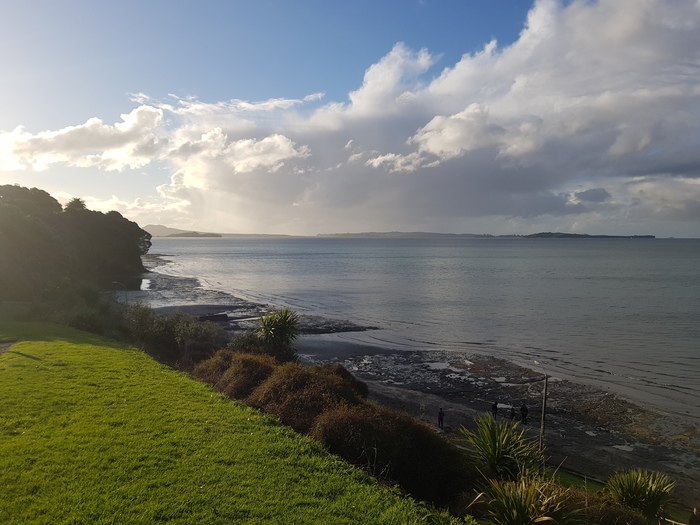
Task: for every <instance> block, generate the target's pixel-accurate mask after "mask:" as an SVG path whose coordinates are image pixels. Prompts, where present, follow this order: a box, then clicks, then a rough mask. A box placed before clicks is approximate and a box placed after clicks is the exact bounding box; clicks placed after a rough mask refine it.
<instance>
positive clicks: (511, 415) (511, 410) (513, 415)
mask: <svg viewBox="0 0 700 525" xmlns="http://www.w3.org/2000/svg"><path fill="white" fill-rule="evenodd" d="M510 420H511V421H515V407H510Z"/></svg>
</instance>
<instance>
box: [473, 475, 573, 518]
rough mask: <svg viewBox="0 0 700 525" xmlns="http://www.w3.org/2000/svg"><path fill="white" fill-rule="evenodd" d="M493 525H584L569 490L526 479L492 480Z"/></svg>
mask: <svg viewBox="0 0 700 525" xmlns="http://www.w3.org/2000/svg"><path fill="white" fill-rule="evenodd" d="M485 498H486V500H487V510H486V516H485V522H486V523H488V524H489V525H535V524H536V523H543V522H544V523H553V524H557V525H571V524H578V523H583V516H582V514H581V512H580V511H578V510H574V509H573V508H572V505H571V502H570V499H571V493H570V491H569V489H566V488H564V487H562V486H561V485H560V484H558V483H555V482H553V481H551V480H547V479H542V478H536V477H534V478H531V477H528V476H523V477H521V478H520V479H519V480H517V481H500V480H496V479H492V480H490V482H489V487H488V490H487V491H486V493H485Z"/></svg>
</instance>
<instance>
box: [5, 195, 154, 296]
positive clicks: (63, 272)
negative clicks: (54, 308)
mask: <svg viewBox="0 0 700 525" xmlns="http://www.w3.org/2000/svg"><path fill="white" fill-rule="evenodd" d="M150 247H151V235H150V234H149V233H148V232H146V231H144V230H142V229H141V228H140V227H139V225H138V224H136V223H135V222H132V221H130V220H128V219H125V218H124V217H122V215H121V214H119V213H118V212H116V211H111V212H109V213H101V212H96V211H91V210H88V209H87V208H86V207H85V202H84V201H83V200H82V199H73V200H71V201H70V202H69V203H68V204H67V205H66V208H65V209H63V207H62V206H61V205H60V204H59V202H58V201H56V199H54V198H53V197H51V196H50V195H49V194H48V193H46V192H45V191H43V190H39V189H36V188H32V189H28V188H23V187H21V186H11V185H5V186H1V185H0V300H3V299H21V300H34V299H39V298H41V295H42V294H43V293H44V292H45V291H46V290H47V289H48V288H50V287H52V286H56V285H57V284H58V283H61V282H63V283H65V282H76V283H77V282H81V283H88V284H92V285H98V286H100V285H105V284H106V283H110V282H111V281H112V280H114V279H125V278H128V277H134V276H137V275H139V274H140V273H142V272H143V271H144V268H143V265H142V263H141V256H142V255H144V254H146V253H147V252H148V249H149V248H150Z"/></svg>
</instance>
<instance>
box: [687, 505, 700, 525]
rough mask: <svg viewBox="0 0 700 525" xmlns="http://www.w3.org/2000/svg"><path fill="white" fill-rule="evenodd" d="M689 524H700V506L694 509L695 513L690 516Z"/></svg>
mask: <svg viewBox="0 0 700 525" xmlns="http://www.w3.org/2000/svg"><path fill="white" fill-rule="evenodd" d="M688 525H700V513H698V508H697V507H695V508H694V509H693V513H692V514H691V515H690V518H688Z"/></svg>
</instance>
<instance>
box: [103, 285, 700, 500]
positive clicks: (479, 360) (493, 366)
mask: <svg viewBox="0 0 700 525" xmlns="http://www.w3.org/2000/svg"><path fill="white" fill-rule="evenodd" d="M146 277H147V278H149V289H148V290H144V291H138V292H133V291H132V292H129V297H128V299H129V300H130V301H140V302H143V303H144V304H147V305H149V306H151V307H154V308H156V309H159V310H161V311H163V312H164V313H172V312H182V313H187V314H189V315H194V316H197V317H200V318H202V319H210V320H213V321H215V322H218V323H220V324H221V325H222V326H223V327H225V328H226V329H228V330H230V331H231V332H234V333H235V332H236V331H240V330H245V329H249V328H253V327H255V326H257V324H258V318H259V316H260V314H262V313H265V312H267V311H270V310H272V309H274V308H273V306H272V305H265V304H257V303H253V302H249V301H244V300H240V299H237V298H234V297H232V296H230V295H228V294H224V293H220V292H216V291H211V290H204V289H202V288H201V287H199V286H198V283H197V281H196V280H195V279H189V280H188V279H183V278H179V277H171V276H167V275H163V274H160V273H152V274H148V275H146ZM122 294H123V292H122ZM117 295H119V292H117ZM121 299H122V300H124V299H126V297H124V296H123V295H122V297H121ZM301 321H302V322H301V329H302V336H301V337H300V339H299V340H298V341H297V345H296V347H297V351H298V353H299V354H300V356H301V358H302V362H303V363H305V364H319V363H335V362H338V363H341V364H343V365H344V366H345V367H346V368H347V369H348V370H350V371H351V372H352V373H353V374H354V375H356V376H357V377H358V378H360V379H362V380H364V381H366V382H367V383H368V384H369V387H370V397H371V398H372V399H373V400H375V401H377V402H378V403H380V404H383V405H385V406H389V407H392V408H396V409H400V410H403V411H405V412H407V413H409V414H411V415H413V416H415V417H418V418H420V419H423V420H425V421H426V422H428V423H429V424H433V425H435V427H436V431H439V430H438V429H437V412H438V410H439V408H440V407H442V408H443V409H444V410H445V428H444V432H445V434H446V437H458V435H459V428H460V427H461V426H466V427H469V428H471V427H473V422H474V418H475V417H476V416H478V415H479V414H483V413H486V412H488V411H490V407H491V405H492V404H493V403H498V406H499V412H498V417H503V418H505V417H508V413H509V411H510V407H511V406H514V407H515V408H516V412H517V413H518V415H519V407H520V406H521V405H522V404H525V405H526V406H528V408H529V422H528V425H527V428H528V429H529V432H530V434H531V435H532V437H533V438H537V437H538V436H539V433H540V423H541V408H542V393H543V378H544V376H543V374H542V372H540V371H537V370H533V369H530V368H526V367H521V366H518V365H517V364H515V363H512V362H510V361H508V360H506V359H498V358H494V357H491V356H487V355H480V354H477V353H465V352H454V351H449V352H447V351H440V350H439V349H429V350H428V349H426V350H416V349H405V348H393V347H391V346H390V345H387V346H386V347H382V346H376V345H365V344H359V343H357V342H355V340H354V339H353V338H348V337H345V336H346V335H347V334H348V333H350V332H356V331H363V330H372V329H374V328H375V327H367V326H358V325H355V324H353V323H350V322H347V321H343V320H337V319H327V318H323V317H318V316H303V315H302V316H301ZM544 442H545V444H546V447H547V455H548V460H549V462H550V463H551V464H553V465H561V467H562V468H564V469H566V470H570V471H573V472H576V473H578V474H582V475H585V476H587V477H589V478H591V479H596V480H605V479H606V478H607V477H608V476H609V475H610V474H612V473H613V472H614V471H615V470H616V469H624V468H632V467H641V468H647V469H650V470H656V471H660V472H665V473H667V474H668V475H670V476H671V477H672V478H673V479H674V480H675V481H676V483H677V489H676V496H677V498H678V499H679V502H680V504H681V505H682V506H684V507H689V506H691V505H695V504H697V503H698V502H700V423H699V422H697V420H695V419H692V418H684V417H682V416H678V415H671V414H662V413H659V412H654V411H652V410H649V409H646V408H644V407H641V406H639V405H635V404H633V403H631V402H628V401H626V400H625V399H623V398H621V397H619V396H618V395H616V394H614V393H612V392H610V391H607V390H605V388H598V387H594V386H591V385H585V384H581V383H576V382H572V381H569V380H566V379H560V378H557V377H550V378H549V388H548V395H547V410H546V417H545V434H544ZM691 508H692V507H691Z"/></svg>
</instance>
